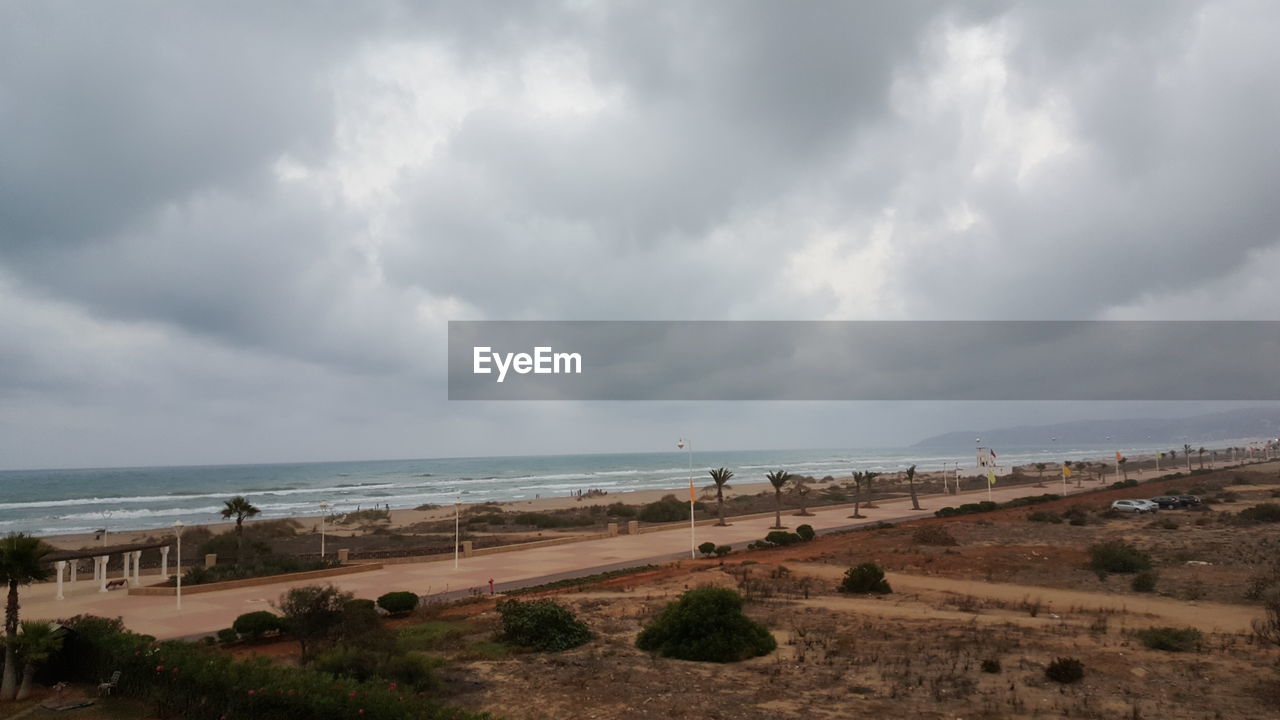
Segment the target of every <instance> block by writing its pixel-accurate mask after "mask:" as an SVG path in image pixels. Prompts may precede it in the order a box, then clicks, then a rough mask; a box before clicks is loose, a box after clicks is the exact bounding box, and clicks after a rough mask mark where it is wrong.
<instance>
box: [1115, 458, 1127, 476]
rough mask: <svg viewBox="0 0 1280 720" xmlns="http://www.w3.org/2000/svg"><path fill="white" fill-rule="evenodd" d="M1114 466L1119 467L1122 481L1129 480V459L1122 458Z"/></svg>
mask: <svg viewBox="0 0 1280 720" xmlns="http://www.w3.org/2000/svg"><path fill="white" fill-rule="evenodd" d="M1116 464H1117V465H1119V466H1120V472H1121V473H1123V475H1124V479H1125V480H1128V479H1129V458H1127V457H1122V458H1120V459H1119V460H1117V461H1116Z"/></svg>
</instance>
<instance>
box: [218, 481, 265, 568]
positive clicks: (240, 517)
mask: <svg viewBox="0 0 1280 720" xmlns="http://www.w3.org/2000/svg"><path fill="white" fill-rule="evenodd" d="M223 505H224V506H225V507H223V508H222V517H224V518H226V519H228V520H229V519H231V518H233V517H234V518H235V519H236V564H237V565H240V564H242V563H244V521H245V518H251V517H253V516H254V515H257V514H258V513H259V512H260V511H259V510H258V508H256V507H254V506H253V505H252V504H250V503H249V501H248V500H245V499H244V496H243V495H237V496H235V497H233V498H231V499H230V500H227V501H226V502H224V503H223Z"/></svg>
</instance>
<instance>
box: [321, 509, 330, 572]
mask: <svg viewBox="0 0 1280 720" xmlns="http://www.w3.org/2000/svg"><path fill="white" fill-rule="evenodd" d="M328 514H329V503H327V502H322V503H320V559H321V560H323V559H324V516H325V515H328Z"/></svg>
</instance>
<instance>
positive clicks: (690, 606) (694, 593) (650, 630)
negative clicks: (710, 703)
mask: <svg viewBox="0 0 1280 720" xmlns="http://www.w3.org/2000/svg"><path fill="white" fill-rule="evenodd" d="M636 647H638V648H640V649H641V650H647V651H650V652H656V653H658V654H659V655H662V656H664V657H673V658H678V659H681V660H694V661H698V662H719V663H725V662H738V661H739V660H746V659H748V658H753V657H758V656H760V655H767V654H768V653H771V652H773V651H774V649H776V648H777V647H778V643H777V641H776V640H774V639H773V635H771V634H770V633H769V630H768V629H767V628H765V626H763V625H761V624H759V623H757V622H755V621H754V620H752V619H751V618H748V617H747V616H746V615H745V614H744V613H743V612H742V596H741V595H739V594H738V593H736V592H734V591H733V590H730V589H728V588H716V587H704V588H696V589H693V590H690V591H688V592H686V593H684V594H683V595H681V596H680V599H679V600H677V601H676V602H673V603H671V604H670V605H668V606H667V607H666V609H665V610H663V611H662V614H661V615H659V616H658V618H657V619H656V620H654V621H653V622H652V623H651V624H650V625H649V626H648V627H646V628H645V629H644V630H643V631H641V633H640V636H639V637H637V638H636Z"/></svg>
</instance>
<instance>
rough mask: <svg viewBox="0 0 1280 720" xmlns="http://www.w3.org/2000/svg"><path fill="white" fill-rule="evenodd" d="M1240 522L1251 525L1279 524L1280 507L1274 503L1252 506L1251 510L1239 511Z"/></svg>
mask: <svg viewBox="0 0 1280 720" xmlns="http://www.w3.org/2000/svg"><path fill="white" fill-rule="evenodd" d="M1239 517H1240V519H1241V520H1244V521H1245V522H1253V523H1264V522H1266V523H1273V522H1280V505H1277V504H1276V503H1262V504H1261V505H1254V506H1253V507H1251V508H1245V509H1244V510H1241V511H1240V515H1239Z"/></svg>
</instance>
